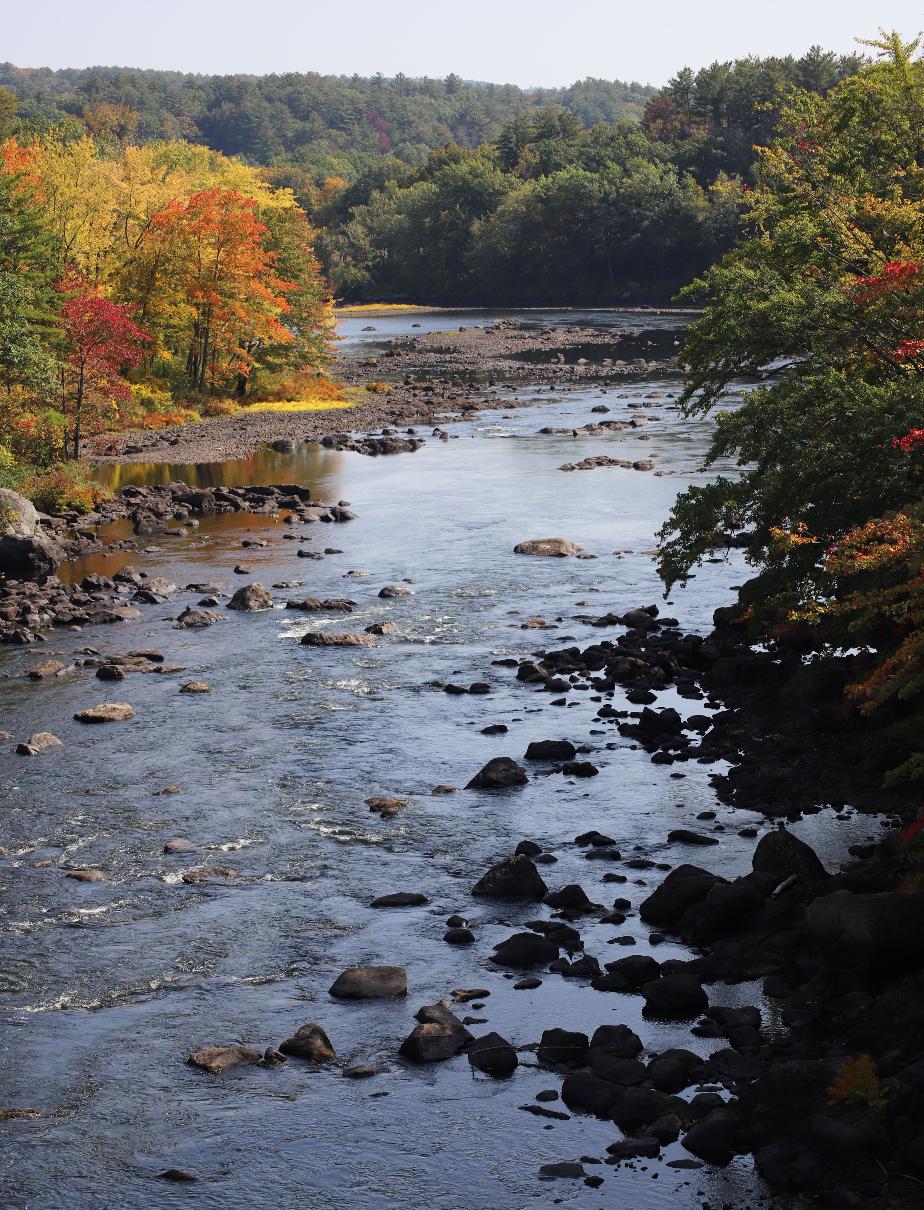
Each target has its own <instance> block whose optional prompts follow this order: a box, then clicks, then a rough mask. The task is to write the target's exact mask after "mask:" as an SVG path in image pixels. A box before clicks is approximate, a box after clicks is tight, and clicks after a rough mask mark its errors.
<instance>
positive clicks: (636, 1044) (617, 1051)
mask: <svg viewBox="0 0 924 1210" xmlns="http://www.w3.org/2000/svg"><path fill="white" fill-rule="evenodd" d="M590 1048H591V1050H601V1051H606V1052H607V1054H610V1055H614V1056H616V1057H617V1058H624V1059H634V1058H635V1056H636V1055H638V1054H640V1053H641V1051H642V1040H641V1038H640V1037H639V1036H638V1034H637V1033H635V1031H634V1030H631V1029H630V1028H629V1026H628V1025H599V1026H597V1028H596V1030H594V1034H593V1037H592V1038H591V1039H590Z"/></svg>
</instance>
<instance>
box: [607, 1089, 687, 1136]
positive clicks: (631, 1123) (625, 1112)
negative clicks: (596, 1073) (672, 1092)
mask: <svg viewBox="0 0 924 1210" xmlns="http://www.w3.org/2000/svg"><path fill="white" fill-rule="evenodd" d="M615 1091H616V1097H615V1100H614V1103H613V1106H612V1110H611V1116H612V1118H613V1121H614V1122H615V1123H616V1125H617V1126H618V1127H619V1129H620V1130H622V1131H624V1132H626V1133H630V1132H635V1131H638V1130H643V1129H644V1128H645V1127H647V1126H650V1125H651V1123H652V1122H656V1121H657V1120H658V1119H659V1118H662V1117H664V1116H665V1114H668V1113H675V1112H676V1111H677V1109H678V1108H684V1105H683V1101H679V1102H678V1100H677V1098H676V1097H672V1096H668V1094H667V1093H665V1092H658V1091H657V1089H655V1088H639V1087H629V1088H616V1089H615Z"/></svg>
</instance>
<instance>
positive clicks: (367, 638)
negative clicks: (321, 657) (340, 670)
mask: <svg viewBox="0 0 924 1210" xmlns="http://www.w3.org/2000/svg"><path fill="white" fill-rule="evenodd" d="M301 644H302V646H303V647H374V646H375V644H374V643H373V641H372V635H371V634H350V633H348V632H345V631H340V632H338V631H334V630H321V631H312V630H309V631H308V633H307V634H304V635H302V639H301Z"/></svg>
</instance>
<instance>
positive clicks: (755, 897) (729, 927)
mask: <svg viewBox="0 0 924 1210" xmlns="http://www.w3.org/2000/svg"><path fill="white" fill-rule="evenodd" d="M764 904H765V900H764V897H763V896H762V895H761V894H760V891H759V890H758V889H757V887H755V886H754V885H753V883H751V882H750V881H748V879H746V878H738V879H736V880H735V881H734V882H731V883H721V882H720V883H716V885H715V886H713V887H712V888H711V890H710V891H709V894H708V895H707V896H706V898H705V899H704V900H703V901H702V903H699V904H695V905H694V906H692V907H691V908H690V909H689V910H688V912H687V913H686V914H685V915H684V918H683V921H682V924H681V932H682V934H683V937H684V939H685V940H687V941H689V942H690V943H691V944H692V945H697V946H705V945H711V944H712V942H714V941H717V940H718V939H719V938H720V937H726V936H730V935H731V934H733V933H736V932H739V931H740V930H741V929H744V928H747V927H748V925H749V924H750V923H751V921H752V920H753V919H754V917H755V916H757V915H758V914H759V913H760V912H761V911H762V910H763V908H764Z"/></svg>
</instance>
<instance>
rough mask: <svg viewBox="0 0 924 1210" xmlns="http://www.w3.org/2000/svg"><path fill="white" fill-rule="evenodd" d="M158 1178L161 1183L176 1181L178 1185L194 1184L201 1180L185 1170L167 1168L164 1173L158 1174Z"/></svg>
mask: <svg viewBox="0 0 924 1210" xmlns="http://www.w3.org/2000/svg"><path fill="white" fill-rule="evenodd" d="M157 1178H158V1180H161V1181H176V1182H177V1183H178V1184H181V1183H183V1182H187V1183H192V1182H193V1181H197V1180H198V1179H199V1178H198V1177H197V1176H195V1175H194V1174H193V1173H192V1172H187V1171H186V1169H185V1168H165V1169H164V1170H163V1172H158V1174H157Z"/></svg>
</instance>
